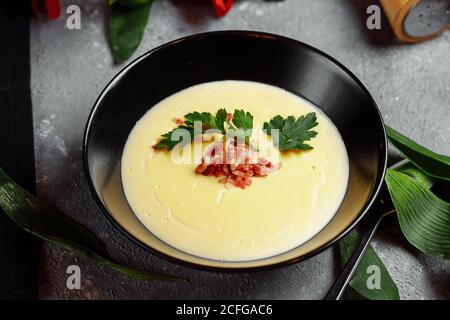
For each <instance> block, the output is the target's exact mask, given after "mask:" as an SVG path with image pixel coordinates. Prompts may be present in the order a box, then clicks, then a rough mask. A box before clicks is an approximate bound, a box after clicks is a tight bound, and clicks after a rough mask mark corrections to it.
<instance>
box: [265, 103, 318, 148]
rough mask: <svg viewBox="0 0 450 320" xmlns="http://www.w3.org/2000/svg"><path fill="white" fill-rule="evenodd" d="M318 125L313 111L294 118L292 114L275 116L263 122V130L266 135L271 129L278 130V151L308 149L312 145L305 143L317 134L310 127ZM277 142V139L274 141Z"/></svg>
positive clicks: (270, 132)
mask: <svg viewBox="0 0 450 320" xmlns="http://www.w3.org/2000/svg"><path fill="white" fill-rule="evenodd" d="M317 125H318V122H317V116H316V113H315V112H311V113H308V114H307V115H306V116H301V117H298V118H297V119H295V117H293V116H289V117H287V118H283V117H281V116H276V117H274V118H273V119H272V120H270V121H269V122H265V123H264V127H263V128H264V130H266V133H267V134H268V135H273V130H278V136H279V137H278V138H279V142H278V148H279V149H280V151H287V150H309V149H312V147H311V146H310V145H309V144H306V143H305V142H306V141H309V140H311V139H312V138H314V137H315V136H316V135H317V132H316V131H312V130H311V129H312V128H314V127H315V126H317ZM274 143H277V141H274Z"/></svg>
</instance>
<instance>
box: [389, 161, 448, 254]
mask: <svg viewBox="0 0 450 320" xmlns="http://www.w3.org/2000/svg"><path fill="white" fill-rule="evenodd" d="M385 179H386V183H387V186H388V189H389V193H390V195H391V198H392V201H393V203H394V206H395V209H396V210H397V216H398V221H399V223H400V228H401V230H402V232H403V234H404V235H405V237H406V239H407V240H408V241H409V242H410V243H411V244H412V245H413V246H415V247H416V248H417V249H419V250H420V251H422V252H424V253H426V254H427V255H432V256H441V257H443V258H444V259H450V203H448V202H445V201H444V200H442V199H440V198H439V197H437V196H436V195H435V194H434V193H433V192H432V191H431V190H430V187H429V184H426V183H424V182H421V181H419V180H416V179H415V178H413V177H411V176H409V175H407V174H406V173H403V172H398V171H395V170H392V169H389V170H388V171H387V174H386V178H385Z"/></svg>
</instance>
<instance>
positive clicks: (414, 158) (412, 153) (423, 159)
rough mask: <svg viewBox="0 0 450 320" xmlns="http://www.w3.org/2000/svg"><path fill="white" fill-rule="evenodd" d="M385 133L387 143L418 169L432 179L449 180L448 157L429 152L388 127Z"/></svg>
mask: <svg viewBox="0 0 450 320" xmlns="http://www.w3.org/2000/svg"><path fill="white" fill-rule="evenodd" d="M386 132H387V136H388V138H389V141H390V142H391V143H392V144H393V145H394V146H395V147H396V148H397V149H398V150H399V151H400V152H401V153H403V154H404V155H405V157H406V158H408V159H409V160H410V161H411V162H412V163H414V164H415V165H416V166H417V167H418V168H420V169H422V170H423V171H424V172H426V173H427V174H428V175H430V176H432V177H436V178H440V179H444V180H450V157H447V156H444V155H441V154H438V153H436V152H434V151H431V150H429V149H427V148H425V147H424V146H421V145H420V144H418V143H417V142H415V141H413V140H411V139H409V138H407V137H405V136H404V135H402V134H401V133H399V132H397V131H395V130H394V129H392V128H390V127H386Z"/></svg>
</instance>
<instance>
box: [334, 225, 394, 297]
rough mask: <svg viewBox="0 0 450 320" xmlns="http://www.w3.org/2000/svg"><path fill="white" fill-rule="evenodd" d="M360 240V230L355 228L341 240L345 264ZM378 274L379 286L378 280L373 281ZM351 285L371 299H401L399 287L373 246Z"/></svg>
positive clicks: (340, 247) (340, 245)
mask: <svg viewBox="0 0 450 320" xmlns="http://www.w3.org/2000/svg"><path fill="white" fill-rule="evenodd" d="M360 240H361V236H360V234H359V233H358V231H356V230H353V231H352V232H350V234H348V235H347V236H346V237H344V238H343V239H342V240H341V241H340V242H339V249H340V255H341V261H342V263H343V264H345V262H347V260H348V259H350V257H351V255H352V254H353V252H354V251H355V249H356V247H357V246H358V243H359V241H360ZM378 272H379V273H378ZM377 276H380V282H379V285H380V286H379V288H378V287H377V283H376V282H372V281H373V280H374V279H375V277H377ZM369 284H372V285H369ZM373 284H375V286H373ZM350 287H351V288H352V289H354V290H355V291H356V292H357V293H358V294H359V295H361V296H362V297H364V298H366V299H369V300H399V299H400V296H399V293H398V288H397V286H396V285H395V282H394V281H393V280H392V278H391V276H390V274H389V271H388V270H387V269H386V267H385V265H384V264H383V261H381V259H380V258H379V257H378V255H377V253H376V252H375V250H373V248H372V247H371V246H369V247H368V248H367V250H366V252H365V253H364V256H363V258H362V259H361V261H360V263H359V265H358V268H357V269H356V271H355V273H354V274H353V277H352V280H351V281H350Z"/></svg>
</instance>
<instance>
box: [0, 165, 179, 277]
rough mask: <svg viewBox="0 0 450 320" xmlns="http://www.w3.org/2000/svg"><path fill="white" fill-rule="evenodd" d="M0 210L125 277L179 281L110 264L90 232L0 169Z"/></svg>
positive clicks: (21, 224) (31, 228)
mask: <svg viewBox="0 0 450 320" xmlns="http://www.w3.org/2000/svg"><path fill="white" fill-rule="evenodd" d="M0 208H1V209H3V211H4V212H5V213H6V215H7V216H8V217H9V218H10V219H11V220H13V221H14V222H15V223H16V224H17V225H18V226H19V227H21V228H22V229H24V230H25V231H27V232H29V233H31V234H33V235H35V236H37V237H39V238H41V239H44V240H46V241H48V242H51V243H53V244H55V245H57V246H59V247H61V248H63V249H66V250H70V251H74V252H76V253H78V254H79V255H81V256H85V257H89V258H92V259H94V260H95V261H97V262H98V263H100V264H101V265H103V266H106V267H108V268H111V269H113V270H116V271H119V272H121V273H124V274H126V275H128V276H132V277H135V278H138V279H145V280H182V279H181V278H178V277H173V276H168V275H161V274H153V273H148V272H143V271H139V270H135V269H132V268H128V267H124V266H121V265H119V264H117V263H115V262H113V261H111V260H110V257H109V255H108V253H107V251H106V249H105V246H104V244H103V243H102V242H101V241H100V239H98V238H97V237H96V236H95V235H94V234H93V233H92V232H90V231H89V230H88V229H86V228H85V227H83V226H82V225H81V224H79V223H78V222H76V221H75V220H73V219H71V218H69V217H68V216H66V215H64V214H62V213H60V212H58V211H56V210H55V209H53V208H51V207H50V206H48V205H47V204H45V203H44V202H42V201H41V200H39V199H38V198H36V197H35V196H33V195H32V194H30V193H28V192H27V191H25V190H24V189H22V188H21V187H20V186H19V185H17V184H16V183H15V182H14V181H13V180H12V179H11V178H10V177H8V176H7V175H6V173H5V172H4V171H3V170H2V169H0Z"/></svg>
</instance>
